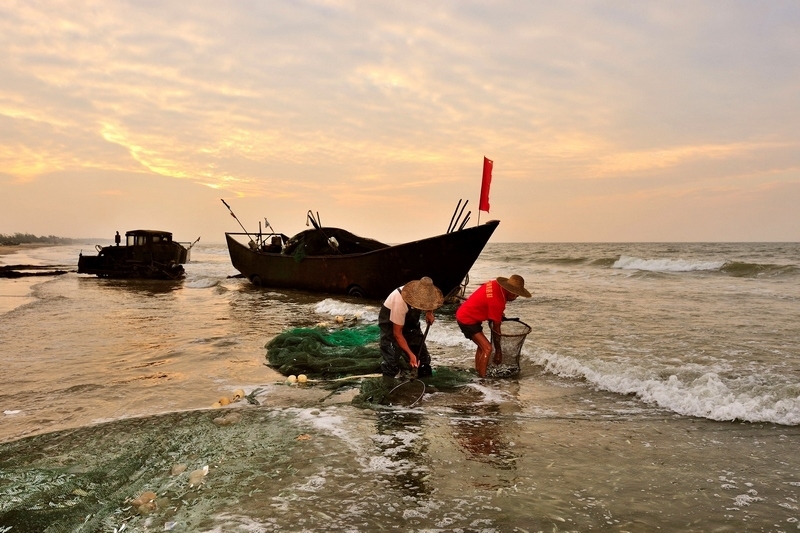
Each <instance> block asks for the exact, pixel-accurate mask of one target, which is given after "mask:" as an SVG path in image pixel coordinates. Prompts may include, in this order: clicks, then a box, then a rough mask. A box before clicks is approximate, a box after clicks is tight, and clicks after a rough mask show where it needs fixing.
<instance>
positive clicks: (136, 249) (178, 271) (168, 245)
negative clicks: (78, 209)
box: [78, 229, 200, 279]
mask: <svg viewBox="0 0 800 533" xmlns="http://www.w3.org/2000/svg"><path fill="white" fill-rule="evenodd" d="M199 240H200V239H199V238H198V239H197V241H199ZM197 241H194V242H193V243H191V244H188V245H187V246H184V245H183V243H179V242H176V241H173V240H172V233H170V232H168V231H158V230H146V229H138V230H132V231H128V232H127V233H125V246H120V239H119V233H117V239H116V243H115V245H114V246H102V247H101V246H100V245H97V246H96V248H97V251H98V254H97V255H95V256H91V255H83V253H82V252H81V254H80V255H79V257H78V274H94V275H96V276H98V277H101V278H144V279H179V278H182V277H183V276H184V275H185V272H184V269H183V264H184V263H186V261H187V260H188V259H189V252H190V250H191V248H192V246H194V245H195V243H197Z"/></svg>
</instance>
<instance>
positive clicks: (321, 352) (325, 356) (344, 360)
mask: <svg viewBox="0 0 800 533" xmlns="http://www.w3.org/2000/svg"><path fill="white" fill-rule="evenodd" d="M379 336H380V328H379V327H378V326H377V325H375V324H372V325H367V326H356V327H352V328H342V329H337V330H334V331H328V330H325V329H321V328H294V329H290V330H288V331H284V332H283V333H281V334H280V335H278V336H277V337H275V338H274V339H272V340H271V341H269V342H268V343H267V345H266V348H267V360H268V361H269V366H271V367H272V368H274V369H276V370H277V371H278V372H280V373H281V374H283V375H284V376H289V375H292V374H294V375H299V374H305V375H306V376H308V377H309V378H311V379H331V378H340V377H343V376H357V375H363V374H374V373H376V372H380V371H381V352H380V348H379V347H378V337H379Z"/></svg>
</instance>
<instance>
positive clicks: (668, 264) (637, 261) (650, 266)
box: [611, 255, 726, 272]
mask: <svg viewBox="0 0 800 533" xmlns="http://www.w3.org/2000/svg"><path fill="white" fill-rule="evenodd" d="M725 265H726V262H725V261H697V260H694V261H687V260H685V259H641V258H639V257H630V256H627V255H623V256H620V258H619V259H617V260H616V261H615V262H614V264H613V265H612V266H611V268H619V269H622V270H647V271H650V272H697V271H715V270H720V269H721V268H722V267H723V266H725Z"/></svg>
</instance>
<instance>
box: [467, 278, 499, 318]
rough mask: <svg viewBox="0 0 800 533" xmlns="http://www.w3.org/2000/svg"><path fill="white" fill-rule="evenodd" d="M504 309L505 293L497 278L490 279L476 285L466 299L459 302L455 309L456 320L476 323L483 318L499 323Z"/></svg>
mask: <svg viewBox="0 0 800 533" xmlns="http://www.w3.org/2000/svg"><path fill="white" fill-rule="evenodd" d="M505 309H506V294H505V293H504V292H503V288H502V287H501V286H500V284H499V283H497V280H492V281H488V282H486V283H484V284H483V285H481V286H480V287H478V289H477V290H476V291H475V292H473V293H472V294H471V295H470V297H469V298H467V301H466V302H464V303H463V304H461V307H459V308H458V310H457V311H456V320H458V321H459V322H461V323H462V324H477V323H478V322H483V321H484V320H492V321H494V322H497V323H500V321H501V320H503V311H505Z"/></svg>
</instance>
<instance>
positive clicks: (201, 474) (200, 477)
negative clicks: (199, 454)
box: [189, 466, 208, 487]
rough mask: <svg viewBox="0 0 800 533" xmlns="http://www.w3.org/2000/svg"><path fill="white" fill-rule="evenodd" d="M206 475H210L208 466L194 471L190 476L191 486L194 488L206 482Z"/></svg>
mask: <svg viewBox="0 0 800 533" xmlns="http://www.w3.org/2000/svg"><path fill="white" fill-rule="evenodd" d="M206 475H208V466H204V467H203V468H198V469H197V470H192V473H191V474H189V486H190V487H194V486H195V485H199V484H200V483H202V482H203V481H204V479H205V477H206Z"/></svg>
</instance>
